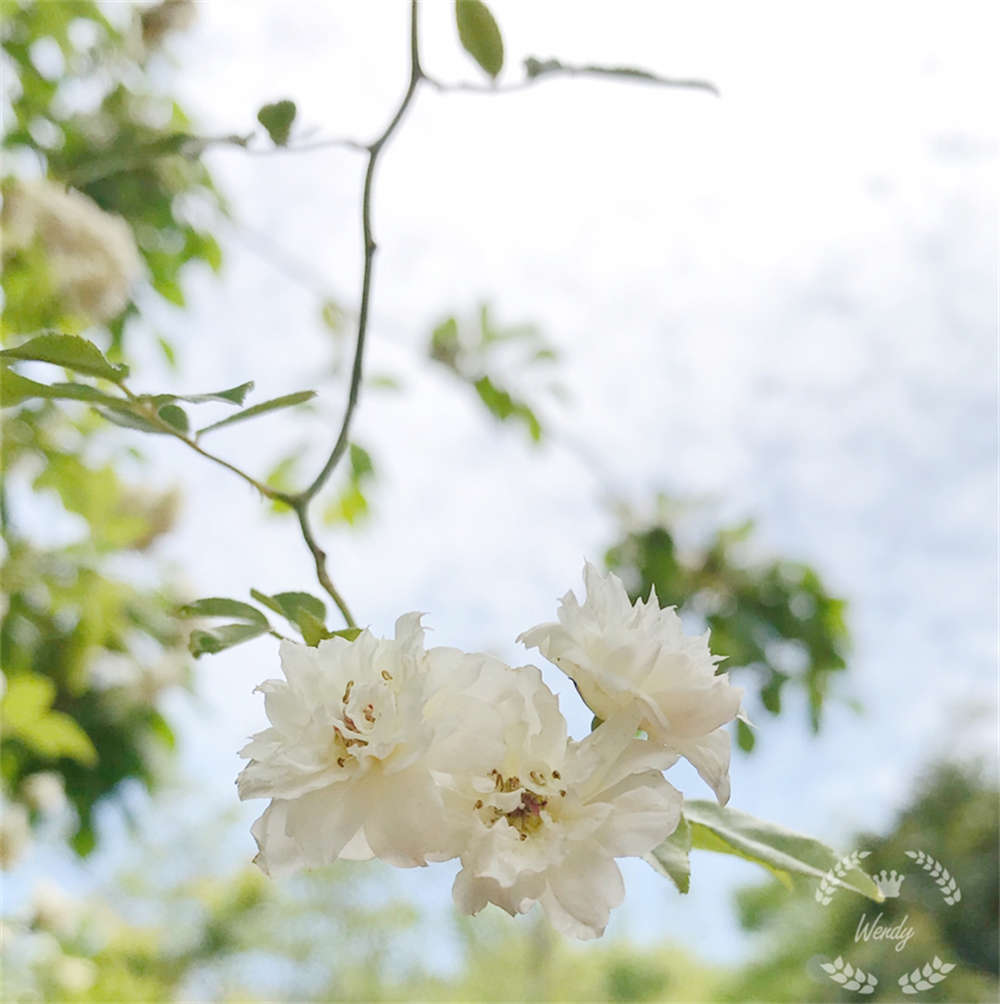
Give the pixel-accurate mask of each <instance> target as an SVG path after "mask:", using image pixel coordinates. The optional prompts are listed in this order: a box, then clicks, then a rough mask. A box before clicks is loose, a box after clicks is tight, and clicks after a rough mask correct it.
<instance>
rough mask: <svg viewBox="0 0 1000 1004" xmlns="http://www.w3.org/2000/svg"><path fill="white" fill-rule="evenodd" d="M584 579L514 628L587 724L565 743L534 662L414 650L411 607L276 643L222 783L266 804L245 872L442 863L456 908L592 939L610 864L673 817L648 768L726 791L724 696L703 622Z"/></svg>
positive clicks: (732, 702) (612, 885)
mask: <svg viewBox="0 0 1000 1004" xmlns="http://www.w3.org/2000/svg"><path fill="white" fill-rule="evenodd" d="M584 575H585V579H586V585H587V598H586V602H585V603H583V604H582V605H581V604H579V603H578V602H577V600H576V597H575V596H573V594H572V593H570V594H568V595H567V596H566V597H565V598H564V599H563V601H562V606H561V609H560V611H559V618H560V623H557V624H544V625H540V626H539V627H536V628H534V629H532V630H531V631H528V632H526V633H525V634H524V635H522V636H521V640H523V641H524V642H525V643H526V644H528V645H530V646H537V647H538V648H539V649H540V650H541V651H542V653H543V654H544V655H545V656H546V657H547V658H549V659H551V660H552V661H553V662H554V663H555V665H556V666H558V667H559V668H560V669H562V670H563V671H564V672H566V673H567V674H568V675H569V676H571V677H572V679H573V680H574V682H575V683H576V686H577V689H578V690H579V692H580V694H581V696H582V697H583V699H584V700H585V701H586V702H587V704H588V705H589V706H590V708H591V709H592V710H593V711H594V713H595V715H596V716H597V717H598V718H599V719H601V724H600V725H598V726H597V728H595V729H594V731H592V732H591V733H590V735H589V736H587V737H586V738H585V739H583V740H581V741H575V740H572V739H569V738H568V736H567V729H566V722H565V719H564V718H563V716H562V714H561V713H560V711H559V705H558V702H557V699H556V697H555V695H554V694H553V693H552V692H551V691H550V690H549V689H548V687H547V686H546V685H545V683H544V682H543V681H542V676H541V673H540V672H539V671H538V670H537V669H536V668H535V667H533V666H522V667H519V668H512V667H510V666H507V665H505V664H504V663H502V662H500V661H499V660H497V659H494V658H492V657H491V656H487V655H481V654H478V655H477V654H469V653H466V652H461V651H459V650H457V649H453V648H431V649H426V648H425V647H424V636H423V628H422V627H421V624H420V618H421V615H419V614H407V615H405V616H404V617H401V618H400V619H399V620H398V621H397V623H396V634H395V638H393V639H380V638H376V637H374V636H373V635H372V634H370V633H369V632H368V631H364V632H362V633H361V635H360V636H359V637H358V638H357V639H356V640H355V641H353V642H348V641H346V640H344V639H342V638H331V639H330V640H328V641H324V642H322V643H320V645H319V646H318V647H317V648H309V647H306V646H303V645H298V644H294V643H292V642H287V641H286V642H282V644H281V663H282V669H283V671H284V676H285V679H284V680H267V681H265V682H264V683H263V684H261V686H260V687H259V688H258V689H259V690H261V691H263V693H264V695H265V706H266V711H267V717H268V719H269V720H270V722H271V727H270V728H268V729H265V730H264V731H263V732H260V733H258V734H257V735H256V736H254V737H253V739H252V740H251V741H250V743H249V744H248V745H247V746H246V747H245V748H244V749H243V750H242V751H241V756H243V757H245V758H247V759H249V760H250V763H249V764H247V766H246V767H245V768H244V769H243V771H242V773H241V774H240V776H239V778H238V781H237V784H238V787H239V793H240V797H241V798H269V799H271V802H270V804H269V805H268V807H267V809H266V810H265V812H264V814H263V815H262V816H261V817H260V818H259V819H258V820H257V822H256V823H255V824H254V826H253V830H252V832H253V835H254V837H255V839H256V841H257V845H258V847H259V851H260V852H259V854H258V855H257V858H256V861H257V863H258V864H259V865H260V866H261V868H263V869H264V871H265V872H267V873H269V874H272V875H273V874H281V873H285V872H288V871H292V870H295V869H297V868H300V867H311V866H318V865H324V864H329V863H330V862H332V861H334V860H336V859H338V858H341V859H345V858H346V859H354V860H360V859H367V858H371V857H377V858H380V859H381V860H383V861H386V862H388V863H390V864H394V865H399V866H403V867H410V866H414V865H423V864H426V863H427V862H428V861H444V860H447V859H450V858H458V859H459V860H460V862H461V866H462V867H461V871H460V872H459V874H458V876H457V878H456V879H455V886H454V898H455V902H456V903H457V905H458V906H459V908H460V909H461V910H463V911H465V912H467V913H477V912H478V911H479V910H481V909H482V908H483V907H484V906H485V905H486V904H487V903H495V904H497V905H498V906H500V907H502V908H503V909H504V910H506V911H507V912H508V913H510V914H512V915H513V914H516V913H524V912H526V911H527V910H529V909H530V908H531V907H532V906H533V905H534V904H535V903H541V904H542V906H543V908H544V909H545V911H546V913H547V914H548V917H549V919H550V920H551V921H552V923H553V924H554V925H555V926H556V927H557V928H558V929H559V930H561V931H563V932H564V933H566V934H569V935H573V936H575V937H578V938H594V937H598V936H599V935H600V934H602V933H603V931H604V928H605V926H606V925H607V922H608V917H609V914H610V911H611V910H612V909H613V908H614V907H615V906H617V905H618V904H619V903H620V902H621V901H622V898H623V896H624V888H623V885H622V877H621V873H620V871H619V870H618V866H617V864H616V863H615V858H618V857H625V856H631V855H643V854H646V853H648V852H649V851H650V850H652V849H653V848H654V847H656V846H657V845H658V844H659V843H661V842H662V841H663V840H665V839H666V838H667V837H668V836H669V835H670V834H671V833H672V832H673V831H674V829H675V828H676V826H677V823H678V820H679V818H680V813H681V807H682V796H681V794H680V792H679V791H677V790H676V789H675V788H674V787H673V786H672V785H670V784H669V783H668V782H667V781H666V779H665V778H664V776H663V773H662V772H663V770H665V769H666V768H668V767H670V766H671V765H672V764H673V763H675V762H676V760H677V759H678V757H680V756H684V757H686V758H688V759H689V760H690V761H691V762H692V763H693V764H694V765H695V766H696V767H697V768H698V770H699V771H700V773H701V774H702V776H703V777H705V778H706V779H707V780H708V781H709V783H710V784H711V785H712V787H713V788H714V789H715V791H716V793H717V795H718V796H719V798H720V799H724V798H725V797H728V773H729V739H728V736H727V734H726V732H725V731H724V730H723V728H722V726H723V725H724V724H725V723H726V722H728V721H730V720H731V719H732V718H733V717H735V715H736V714H737V712H738V711H739V704H740V692H739V691H738V690H736V689H735V688H733V687H732V686H730V684H729V682H728V680H727V679H726V678H725V677H724V676H720V675H718V673H717V663H718V661H719V660H718V659H716V658H715V657H713V656H712V655H711V653H710V652H709V649H708V636H707V634H706V635H703V636H701V637H696V638H692V637H689V636H685V635H684V634H683V632H682V630H681V625H680V620H679V618H678V617H677V614H676V613H675V612H674V611H673V610H672V609H666V610H661V609H660V608H659V605H658V603H657V601H656V598H655V596H653V597H651V598H650V600H649V601H648V602H647V603H645V604H643V603H641V602H640V603H637V604H635V606H632V604H630V602H629V600H628V596H627V594H626V592H625V589H624V587H623V586H622V583H621V582H620V581H619V580H618V579H617V578H616V577H615V576H613V575H601V574H600V573H599V572H598V571H597V570H596V569H595V568H594V567H593V566H591V565H589V564H588V565H587V566H586V568H585V571H584Z"/></svg>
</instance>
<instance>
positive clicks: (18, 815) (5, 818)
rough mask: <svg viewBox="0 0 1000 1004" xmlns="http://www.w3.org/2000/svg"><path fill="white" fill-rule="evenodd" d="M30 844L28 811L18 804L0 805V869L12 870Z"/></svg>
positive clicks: (7, 803)
mask: <svg viewBox="0 0 1000 1004" xmlns="http://www.w3.org/2000/svg"><path fill="white" fill-rule="evenodd" d="M30 844H31V822H30V820H29V819H28V810H27V809H25V807H24V806H23V805H21V804H20V803H19V802H6V803H4V804H2V805H0V868H3V869H8V868H12V867H13V866H14V865H15V864H16V863H17V861H18V860H19V859H20V857H21V855H22V854H24V852H25V851H26V850H27V849H28V847H29V845H30Z"/></svg>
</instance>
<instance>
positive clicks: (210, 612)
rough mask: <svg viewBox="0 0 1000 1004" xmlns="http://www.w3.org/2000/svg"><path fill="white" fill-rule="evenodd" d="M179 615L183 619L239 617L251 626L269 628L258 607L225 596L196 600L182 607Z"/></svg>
mask: <svg viewBox="0 0 1000 1004" xmlns="http://www.w3.org/2000/svg"><path fill="white" fill-rule="evenodd" d="M178 613H179V614H180V615H181V617H238V618H239V619H240V620H244V621H248V622H249V623H251V624H260V625H262V626H263V627H264V628H265V630H266V629H267V627H268V622H267V618H266V617H265V616H264V615H263V614H262V613H261V612H260V611H259V610H258V609H257V608H256V607H252V606H250V604H249V603H243V602H241V601H240V600H230V599H228V598H226V597H224V596H208V597H206V598H205V599H202V600H195V601H194V602H193V603H188V604H185V605H184V606H183V607H181V608H180V610H179V611H178Z"/></svg>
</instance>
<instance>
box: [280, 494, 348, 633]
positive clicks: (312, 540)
mask: <svg viewBox="0 0 1000 1004" xmlns="http://www.w3.org/2000/svg"><path fill="white" fill-rule="evenodd" d="M292 508H293V509H294V510H295V515H296V516H297V517H298V520H299V527H300V528H301V529H302V539H303V540H304V541H305V542H306V547H308V548H309V551H310V553H311V554H312V556H313V562H314V563H315V565H316V578H317V579H318V580H319V584H320V585H321V586H322V587H323V588H324V589H325V590H326V591H327V593H328V594H329V595H330V597H331V599H332V600H333V602H334V603H336V604H337V609H338V610H339V611H340V612H341V614H342V615H343V618H344V620H345V621H347V626H348V627H357V625H356V624H355V623H354V617H353V616H352V615H351V611H350V610H349V609H348V606H347V604H346V603H345V602H344V598H343V596H341V595H340V592H339V591H338V590H337V587H336V586H335V585H334V584H333V582H332V580H331V579H330V573H329V572H327V570H326V551H324V550H323V548H321V547H320V546H319V544H318V543H317V541H316V537H315V536H314V535H313V532H312V527H311V526H310V525H309V502H308V501H307V500H299V501H296V502H293V503H292Z"/></svg>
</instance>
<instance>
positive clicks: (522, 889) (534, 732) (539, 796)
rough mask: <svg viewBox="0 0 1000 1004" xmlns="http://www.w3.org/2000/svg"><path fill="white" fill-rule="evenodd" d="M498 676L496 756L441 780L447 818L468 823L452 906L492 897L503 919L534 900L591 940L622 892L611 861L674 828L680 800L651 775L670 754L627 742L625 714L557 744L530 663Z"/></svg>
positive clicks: (549, 699) (562, 736) (631, 721)
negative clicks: (487, 765)
mask: <svg viewBox="0 0 1000 1004" xmlns="http://www.w3.org/2000/svg"><path fill="white" fill-rule="evenodd" d="M497 683H498V691H499V692H500V693H499V694H498V697H499V699H498V700H497V701H496V702H495V703H494V710H495V716H496V724H497V725H499V726H500V728H501V731H502V734H503V736H504V740H505V742H504V750H503V755H502V758H500V759H498V760H496V761H495V762H494V764H493V767H492V768H491V769H490V770H488V771H483V772H481V773H480V774H478V775H472V776H470V775H468V774H462V775H457V776H452V777H451V778H450V779H448V781H447V782H445V784H446V788H447V791H446V796H445V800H446V803H447V805H448V811H449V815H450V816H451V817H452V818H455V819H457V818H459V817H460V818H461V820H463V821H464V823H456V824H455V825H464V828H465V830H466V833H465V840H464V843H465V847H464V849H463V850H462V853H461V861H462V870H461V871H460V872H459V874H458V876H457V878H456V879H455V886H454V889H453V895H454V899H455V902H456V904H457V905H458V907H459V909H461V910H462V911H463V912H465V913H470V914H474V913H478V912H479V911H480V910H481V909H482V908H483V907H484V906H485V905H486V904H487V903H495V904H496V905H497V906H500V907H502V908H503V909H504V910H506V911H507V912H508V913H510V914H511V915H514V914H517V913H525V912H526V911H527V910H529V909H530V908H531V907H532V906H533V905H534V904H535V903H536V902H538V903H541V904H542V907H543V908H544V910H545V912H546V913H547V915H548V917H549V919H550V921H551V922H552V923H553V925H554V926H555V927H556V928H557V929H558V930H560V931H562V932H563V933H564V934H568V935H572V936H573V937H577V938H584V939H586V938H596V937H599V936H600V935H601V934H602V933H603V932H604V928H605V926H606V925H607V922H608V917H609V915H610V912H611V910H612V909H614V907H616V906H618V905H619V904H620V903H621V901H622V899H623V897H624V886H623V884H622V877H621V872H620V871H619V870H618V866H617V864H616V863H615V858H616V857H621V856H625V855H641V854H645V853H647V852H648V851H650V850H651V849H652V848H653V847H655V846H656V845H657V844H659V843H661V842H662V841H663V840H665V839H666V838H667V837H668V836H669V835H670V834H671V833H672V832H673V831H674V829H675V828H676V826H677V823H678V820H679V818H680V811H681V803H682V798H681V795H680V793H679V792H678V791H677V790H676V789H674V788H673V787H672V786H671V785H670V784H668V783H667V781H666V780H665V779H664V777H663V775H662V773H661V772H660V771H661V769H662V768H663V767H664V766H669V764H670V763H671V762H672V761H673V760H674V759H676V758H675V757H672V756H670V755H665V753H664V751H663V749H662V748H660V747H657V746H655V745H654V744H653V743H650V742H645V741H642V740H638V739H636V738H634V737H635V732H636V719H635V718H634V717H632V718H628V717H626V716H619V717H617V718H615V719H613V720H609V721H607V722H605V723H604V724H603V725H601V726H600V727H599V728H598V729H597V730H596V731H594V732H593V733H591V735H590V736H588V737H587V738H586V739H584V740H583V741H582V742H572V741H570V742H567V739H566V723H565V720H564V719H563V717H562V715H561V714H560V712H559V707H558V703H557V701H556V698H555V696H554V695H553V694H552V692H551V691H550V690H549V689H548V688H547V687H546V686H545V684H544V683H543V682H542V679H541V675H540V674H539V672H538V670H537V669H535V668H534V667H533V666H526V667H523V668H521V669H507V671H506V679H505V680H504V681H502V682H501V681H497Z"/></svg>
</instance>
